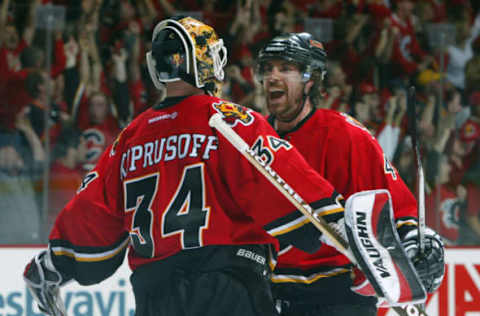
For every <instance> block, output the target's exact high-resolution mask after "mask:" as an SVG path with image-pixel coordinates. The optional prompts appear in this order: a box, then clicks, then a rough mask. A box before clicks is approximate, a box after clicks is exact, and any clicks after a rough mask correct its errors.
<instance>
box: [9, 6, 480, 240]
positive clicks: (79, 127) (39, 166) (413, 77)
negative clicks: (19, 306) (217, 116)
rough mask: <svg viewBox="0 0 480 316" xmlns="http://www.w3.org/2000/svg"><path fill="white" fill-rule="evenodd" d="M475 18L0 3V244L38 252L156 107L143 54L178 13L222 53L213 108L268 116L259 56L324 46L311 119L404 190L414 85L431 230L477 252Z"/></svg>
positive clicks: (445, 9)
mask: <svg viewBox="0 0 480 316" xmlns="http://www.w3.org/2000/svg"><path fill="white" fill-rule="evenodd" d="M48 4H53V5H60V6H64V7H65V9H66V23H65V27H64V28H63V29H61V30H58V29H57V30H54V31H53V33H50V32H47V31H46V30H45V29H43V28H39V27H37V26H38V25H40V24H39V23H38V22H39V21H38V19H39V18H41V15H38V14H36V13H37V12H38V9H39V8H40V7H45V6H46V5H48ZM479 12H480V11H479V4H478V3H477V2H476V1H473V0H470V1H469V0H417V1H413V0H343V1H342V0H275V1H272V0H235V1H229V0H197V1H195V0H175V1H174V0H137V1H133V0H82V1H67V0H17V1H10V0H1V1H0V28H1V29H2V30H3V32H1V33H0V188H1V191H0V208H1V209H2V213H3V214H2V215H3V216H2V221H0V223H1V224H0V228H1V229H0V243H37V242H44V241H45V240H46V237H47V234H46V232H48V231H49V228H50V227H51V225H52V221H53V219H54V218H55V215H56V214H57V213H58V212H59V211H60V209H61V208H62V206H63V204H64V203H66V201H68V200H69V199H70V197H71V196H73V194H74V193H75V191H76V189H77V188H78V185H79V183H80V182H81V178H82V175H84V174H85V172H86V171H88V170H89V169H90V168H92V166H93V165H94V164H95V161H96V159H98V157H99V155H100V153H101V152H102V151H103V149H104V148H106V147H107V146H108V145H109V144H110V143H111V142H112V141H113V140H114V139H115V137H116V135H117V133H118V132H119V131H120V130H121V128H122V127H124V126H125V125H126V124H128V122H130V121H131V120H132V119H133V118H134V117H136V116H137V115H138V114H139V113H141V112H142V111H144V110H145V109H147V108H148V107H150V106H151V105H153V104H155V103H156V102H158V101H159V100H160V99H161V98H162V97H163V93H162V91H158V90H155V89H154V88H153V85H152V83H151V82H150V79H149V77H148V73H147V70H146V64H145V57H144V56H145V52H146V51H148V50H150V46H151V44H150V43H151V34H152V30H153V27H154V26H155V24H156V22H158V21H159V20H161V19H163V18H166V17H168V16H173V15H177V14H186V15H191V16H193V17H197V18H199V19H201V20H202V21H204V22H205V23H207V24H210V25H212V26H214V28H215V29H216V30H217V32H218V33H219V34H220V36H221V37H222V38H223V40H224V42H225V44H226V46H227V48H228V51H229V61H228V65H227V68H226V82H225V84H224V86H223V97H224V98H226V99H229V100H232V101H234V102H236V103H239V104H242V105H245V106H248V107H251V108H253V109H255V110H257V111H260V112H263V113H264V114H267V113H266V112H265V111H266V110H265V98H264V96H263V91H262V87H261V85H260V84H259V83H258V82H257V81H256V80H255V76H254V68H255V56H256V53H257V52H258V50H259V48H261V47H262V46H263V44H264V43H265V41H266V40H268V39H270V38H271V37H272V36H275V35H278V34H281V33H284V32H301V31H308V32H311V33H313V34H314V35H317V36H319V37H321V38H317V39H318V40H321V41H322V42H323V43H324V45H325V47H326V50H327V52H328V59H329V63H328V74H327V77H326V80H325V85H324V87H322V88H321V91H319V93H318V95H319V96H320V97H319V98H317V99H316V105H317V107H318V108H328V109H333V110H338V111H343V112H347V113H349V114H351V115H352V116H353V117H355V118H356V119H357V120H358V121H359V122H361V123H362V124H363V125H365V126H366V127H367V128H368V129H369V131H370V132H371V133H372V135H375V136H376V137H377V139H378V141H379V143H380V144H381V146H382V148H383V149H384V151H385V155H386V157H387V158H388V159H389V160H390V161H391V162H392V165H393V166H395V167H396V168H397V169H398V171H399V173H400V174H401V176H402V177H403V179H404V180H405V181H406V182H407V184H408V185H409V187H410V188H411V189H412V191H415V190H416V181H415V180H416V179H415V174H416V167H415V161H414V158H413V157H414V155H413V153H412V150H413V149H412V140H411V138H410V136H408V135H407V133H406V132H407V121H408V117H407V116H408V115H407V90H408V88H409V87H410V86H415V87H416V91H417V94H416V103H417V113H415V114H416V115H415V117H416V121H417V125H418V133H419V143H420V145H421V153H422V156H423V162H424V169H425V172H426V202H427V224H428V225H429V226H432V227H434V228H435V229H436V230H437V231H439V233H440V234H441V235H442V236H443V237H444V238H445V241H446V242H447V243H448V244H450V245H480V164H479V158H480V156H479V155H480V149H479V148H480V146H479V142H480V37H479V36H478V34H479V32H480V15H479ZM47 36H51V37H52V38H51V43H52V48H51V50H48V49H46V48H45V47H46V45H47V43H49V41H47ZM49 51H51V52H52V55H51V56H46V52H49ZM47 57H51V58H50V60H51V63H48V65H47V63H46V60H47ZM47 66H48V69H47ZM46 169H48V170H46ZM47 171H48V172H47ZM45 186H48V187H47V188H45ZM45 192H48V194H45ZM45 198H48V201H47V203H45V201H44V200H45ZM45 207H47V208H48V211H45V210H43V208H45Z"/></svg>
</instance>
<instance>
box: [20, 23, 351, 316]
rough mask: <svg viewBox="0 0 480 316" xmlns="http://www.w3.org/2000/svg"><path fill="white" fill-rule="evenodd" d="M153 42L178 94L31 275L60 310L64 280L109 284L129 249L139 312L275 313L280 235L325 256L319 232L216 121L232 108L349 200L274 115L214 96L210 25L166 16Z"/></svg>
mask: <svg viewBox="0 0 480 316" xmlns="http://www.w3.org/2000/svg"><path fill="white" fill-rule="evenodd" d="M152 41H153V42H152V51H151V52H149V53H148V54H147V64H148V68H149V72H150V76H151V78H152V80H153V82H154V84H155V86H156V87H157V88H159V89H160V88H161V87H162V85H163V84H165V85H166V91H167V98H166V99H165V100H164V101H162V102H161V103H160V104H158V105H156V106H154V107H153V108H151V109H148V110H147V111H145V112H144V113H143V114H141V115H139V117H137V118H136V119H135V120H134V121H132V122H131V123H130V124H129V126H127V127H126V128H125V129H124V130H123V131H122V132H121V133H120V135H119V136H118V137H117V139H116V141H115V142H114V143H113V144H112V145H111V146H110V147H109V148H107V150H106V151H105V152H104V153H103V155H102V156H101V158H100V160H99V162H98V163H97V165H96V167H95V168H94V169H93V170H92V171H91V172H90V173H88V174H87V175H86V176H85V178H84V179H83V182H82V184H81V186H80V188H79V189H78V192H77V194H76V196H75V197H74V198H73V199H72V200H71V201H70V202H69V203H68V204H67V205H66V207H65V208H64V209H63V210H62V211H61V213H60V214H59V216H58V217H57V219H56V222H55V226H54V228H53V230H52V231H51V234H50V240H49V245H48V250H45V251H42V252H41V253H40V254H39V255H37V256H36V257H35V258H34V259H33V260H32V261H31V262H30V263H29V264H28V265H27V267H26V268H25V272H24V278H25V281H26V283H27V285H28V287H29V288H30V290H31V292H32V293H33V295H34V297H35V299H36V301H37V303H38V304H39V307H40V309H41V310H42V311H43V312H45V313H47V314H50V315H63V312H64V307H63V305H62V302H61V300H60V299H59V294H58V293H59V287H60V286H62V285H63V284H65V283H66V282H68V281H70V280H75V281H77V282H78V283H80V284H82V285H89V284H94V283H98V282H101V281H102V280H104V279H106V278H108V277H110V276H111V275H112V274H113V273H114V272H115V271H116V269H117V268H118V267H119V266H120V265H121V264H122V261H123V259H124V257H125V253H126V251H127V249H128V260H129V265H130V267H131V268H132V270H133V274H132V276H131V283H132V286H133V291H134V295H135V302H136V315H137V316H149V315H166V316H172V315H177V316H179V315H185V316H186V315H188V316H192V315H209V316H215V315H219V316H220V315H221V316H224V315H231V316H235V315H238V316H240V315H242V316H244V315H276V311H275V308H274V304H273V298H272V295H271V290H270V277H269V276H270V272H271V271H270V270H271V269H270V264H269V263H270V259H271V250H274V248H277V247H278V240H283V242H285V243H291V244H294V245H295V246H296V247H298V248H300V249H303V250H305V251H310V252H314V251H315V250H316V249H318V248H319V247H320V242H319V237H320V233H319V231H318V230H317V229H315V228H314V227H313V225H312V224H311V223H309V221H308V219H306V218H305V217H304V216H303V215H302V214H301V213H300V212H299V211H298V210H295V209H294V207H293V206H292V205H291V204H289V202H288V201H287V200H286V199H285V198H284V197H283V196H282V195H281V194H280V193H278V192H277V191H276V189H275V188H274V186H272V185H271V184H270V183H269V182H267V180H265V179H264V178H263V176H262V175H261V174H260V173H259V172H258V171H257V170H256V169H254V167H252V166H251V165H250V164H249V162H248V161H247V160H246V159H244V158H243V157H242V156H241V155H240V154H239V153H238V151H237V150H236V149H234V147H233V146H232V145H231V144H230V143H229V142H228V141H227V140H226V139H225V138H223V137H222V136H221V134H219V133H218V132H217V130H216V129H213V128H211V127H210V126H209V125H208V121H209V118H210V117H211V116H212V115H213V114H214V113H221V114H223V116H224V117H225V120H226V121H227V122H229V123H230V124H231V126H232V127H233V128H234V130H235V131H236V132H237V133H238V134H239V135H240V136H241V137H242V138H243V139H244V140H245V141H246V142H247V143H249V144H250V145H251V144H253V143H254V142H256V144H257V146H256V149H257V150H258V151H259V153H263V154H264V155H267V156H268V157H269V158H271V160H270V161H269V162H268V163H269V164H271V166H272V168H274V169H275V170H276V171H277V173H278V174H279V175H281V177H282V178H283V179H285V180H286V181H287V182H288V183H289V184H290V185H291V187H293V188H296V190H297V191H298V193H299V194H301V195H302V197H303V198H304V199H305V200H306V201H307V202H309V203H310V204H311V206H312V207H313V208H314V209H315V210H316V211H317V212H320V214H322V212H324V211H325V212H329V213H330V215H328V216H327V217H329V220H335V219H336V218H338V216H337V215H336V214H341V213H342V212H343V207H342V206H341V204H340V202H339V199H340V197H341V196H340V195H338V194H337V193H336V192H335V191H334V189H333V187H332V186H331V185H330V184H329V183H328V182H327V181H325V180H324V178H322V177H321V176H319V175H318V173H316V172H315V171H314V170H313V169H311V168H310V167H309V166H308V164H307V163H306V162H305V160H304V159H303V157H302V156H301V155H300V154H299V153H298V152H297V151H296V149H294V148H293V147H292V146H291V145H290V144H289V143H288V142H286V141H284V140H281V139H280V138H279V137H278V135H277V134H276V133H275V131H274V129H273V128H272V127H271V126H270V125H269V124H268V122H267V121H266V120H265V119H264V118H263V116H261V115H260V114H258V113H255V112H252V111H250V110H247V109H245V108H244V107H242V106H239V105H236V104H233V103H231V102H228V101H225V100H222V99H220V98H218V97H216V95H218V93H219V92H220V87H221V80H222V79H223V76H224V72H223V67H224V66H225V64H226V60H227V56H226V49H225V47H224V46H223V41H222V40H221V39H219V38H217V35H216V33H215V31H214V30H213V29H212V28H211V27H210V26H207V25H205V24H203V23H202V22H200V21H197V20H195V19H192V18H190V17H181V18H180V17H179V18H172V19H167V20H164V21H162V22H160V23H159V24H158V25H157V26H156V27H155V29H154V32H153V39H152ZM259 192H261V194H259Z"/></svg>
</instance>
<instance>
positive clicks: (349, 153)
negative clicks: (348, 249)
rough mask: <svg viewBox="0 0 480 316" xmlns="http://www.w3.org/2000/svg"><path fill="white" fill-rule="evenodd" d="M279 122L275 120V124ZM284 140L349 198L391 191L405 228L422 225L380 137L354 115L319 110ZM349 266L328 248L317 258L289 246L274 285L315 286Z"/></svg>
mask: <svg viewBox="0 0 480 316" xmlns="http://www.w3.org/2000/svg"><path fill="white" fill-rule="evenodd" d="M273 119H274V118H273V117H270V118H269V121H270V123H273ZM280 136H281V137H282V138H283V139H285V140H287V141H289V142H290V143H291V144H292V145H294V146H295V147H296V148H297V149H298V151H299V152H300V153H301V154H303V156H304V157H305V159H306V160H307V162H308V163H309V164H310V166H312V167H313V169H315V170H316V171H318V173H320V174H321V175H322V176H323V177H325V179H327V180H328V181H329V182H330V183H331V184H332V185H333V186H334V187H335V189H336V190H337V191H338V192H339V193H340V194H342V195H343V196H344V197H345V198H348V197H349V196H350V195H352V194H353V193H356V192H358V191H364V190H373V189H388V190H389V191H390V193H391V196H392V202H393V210H394V216H395V218H396V220H397V225H398V227H399V230H400V231H401V230H402V229H406V228H407V227H408V226H410V227H412V226H415V225H416V218H415V216H416V214H417V212H416V201H415V198H414V197H413V195H412V193H411V192H410V191H409V189H408V188H407V186H406V185H405V183H404V182H403V181H402V179H400V177H399V175H398V172H397V170H396V169H395V168H394V167H393V166H392V165H391V164H390V162H389V161H388V160H387V159H386V158H385V155H384V154H383V151H382V149H381V147H380V145H379V144H378V143H377V141H376V140H375V138H374V137H373V136H372V135H371V134H370V133H369V132H368V130H367V129H366V128H365V127H364V126H363V125H362V124H361V123H360V122H358V121H357V120H355V119H354V118H353V117H351V116H349V115H347V114H345V113H340V112H337V111H333V110H323V109H321V110H314V111H312V112H311V113H310V114H309V116H308V117H306V118H305V119H304V120H303V121H302V122H301V123H300V124H299V125H298V126H297V127H296V128H295V129H293V130H292V131H291V132H288V133H286V134H281V135H280ZM349 263H350V262H349V260H348V259H347V258H346V257H345V256H343V255H341V254H340V253H339V252H337V251H336V250H335V249H334V248H332V247H330V246H327V245H323V246H322V247H321V248H320V250H319V251H318V252H316V253H314V254H309V253H306V252H303V251H301V250H299V249H296V248H295V247H291V246H289V247H285V248H284V249H282V250H281V252H280V255H279V257H278V264H277V268H276V269H275V273H274V275H273V277H272V281H273V282H274V283H284V282H295V283H304V284H310V283H312V282H315V281H317V280H319V279H321V278H324V277H329V276H334V275H337V274H338V273H345V272H348V271H350V270H349V268H348V266H347V265H348V264H349Z"/></svg>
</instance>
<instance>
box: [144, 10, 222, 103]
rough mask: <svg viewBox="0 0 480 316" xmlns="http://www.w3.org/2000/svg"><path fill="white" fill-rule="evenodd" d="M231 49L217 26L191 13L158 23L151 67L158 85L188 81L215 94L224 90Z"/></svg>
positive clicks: (160, 86) (150, 53)
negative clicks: (191, 15) (195, 17)
mask: <svg viewBox="0 0 480 316" xmlns="http://www.w3.org/2000/svg"><path fill="white" fill-rule="evenodd" d="M226 63H227V49H226V48H225V46H224V45H223V40H222V39H219V38H218V36H217V34H216V32H215V30H214V29H213V28H212V27H210V26H208V25H206V24H204V23H202V22H200V21H198V20H195V19H193V18H191V17H184V18H181V19H179V20H175V19H167V20H163V21H161V22H160V23H158V24H157V25H156V26H155V29H154V30H153V36H152V50H151V51H149V52H148V53H147V67H148V71H149V73H150V77H151V78H152V81H153V83H154V85H155V87H156V88H157V89H162V85H163V84H164V83H167V82H173V81H178V80H183V81H186V82H188V83H190V84H192V85H194V86H195V87H197V88H201V89H204V90H206V91H207V92H208V93H210V94H212V95H216V96H218V95H219V94H220V87H221V82H222V81H223V78H224V71H223V67H224V66H225V65H226Z"/></svg>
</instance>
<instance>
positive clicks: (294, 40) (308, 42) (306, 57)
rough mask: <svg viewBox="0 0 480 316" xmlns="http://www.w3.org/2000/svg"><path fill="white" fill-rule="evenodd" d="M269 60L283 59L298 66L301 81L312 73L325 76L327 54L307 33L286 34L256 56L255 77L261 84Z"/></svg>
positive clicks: (307, 78) (272, 41)
mask: <svg viewBox="0 0 480 316" xmlns="http://www.w3.org/2000/svg"><path fill="white" fill-rule="evenodd" d="M270 59H283V60H286V61H287V62H291V63H295V64H297V65H299V66H300V68H301V70H302V72H303V76H302V78H303V81H304V82H307V81H308V80H310V79H311V77H312V74H313V72H314V71H319V72H320V73H321V78H322V79H323V77H324V76H325V74H326V60H327V52H326V51H325V49H324V48H323V45H322V43H320V42H318V41H316V40H314V39H313V37H312V35H311V34H309V33H305V32H304V33H288V34H283V35H279V36H277V37H275V38H273V39H272V40H271V41H270V42H268V44H267V45H266V46H265V47H264V48H262V50H261V51H260V52H259V54H258V62H257V65H256V71H255V75H256V78H257V80H258V81H259V82H263V76H264V66H265V62H266V61H268V60H270Z"/></svg>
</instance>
